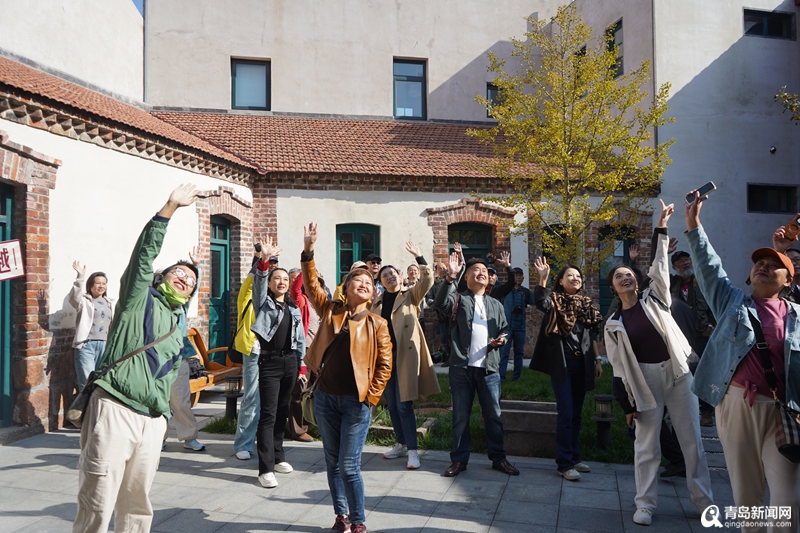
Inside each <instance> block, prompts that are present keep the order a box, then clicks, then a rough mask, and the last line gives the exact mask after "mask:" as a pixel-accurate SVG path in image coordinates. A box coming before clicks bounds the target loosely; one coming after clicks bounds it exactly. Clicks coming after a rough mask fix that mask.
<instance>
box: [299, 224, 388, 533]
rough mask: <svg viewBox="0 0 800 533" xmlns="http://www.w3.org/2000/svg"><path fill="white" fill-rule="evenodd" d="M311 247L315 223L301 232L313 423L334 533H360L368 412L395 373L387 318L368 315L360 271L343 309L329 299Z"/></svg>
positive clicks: (365, 281)
mask: <svg viewBox="0 0 800 533" xmlns="http://www.w3.org/2000/svg"><path fill="white" fill-rule="evenodd" d="M316 241H317V224H315V223H313V222H312V223H310V224H309V225H308V227H305V228H303V253H302V254H301V256H300V265H301V268H302V269H303V288H304V289H305V292H306V296H308V299H309V303H310V304H311V306H312V307H313V308H314V310H315V311H316V312H317V314H318V315H319V317H320V324H319V329H318V330H317V335H316V337H315V338H314V342H313V343H312V344H311V347H310V348H309V350H308V353H307V354H306V359H305V362H306V365H307V366H308V370H309V371H310V372H312V373H313V374H314V375H315V376H316V378H317V381H316V387H317V388H316V390H315V391H314V417H315V418H316V419H317V427H318V428H319V433H320V435H321V436H322V448H323V450H324V452H325V465H326V468H327V471H328V487H329V488H330V491H331V497H332V499H333V510H334V512H335V513H336V520H335V522H334V524H333V527H332V528H331V531H339V532H346V531H352V532H353V533H365V532H366V531H367V528H366V526H365V525H364V519H365V510H364V480H363V479H362V477H361V453H362V451H363V450H364V442H365V441H366V439H367V431H368V430H369V423H370V419H371V407H372V406H373V405H377V404H378V401H379V400H380V398H381V396H382V395H383V391H384V389H385V387H386V384H387V383H388V382H389V378H390V377H391V375H392V340H391V334H390V332H389V324H388V323H387V322H386V320H385V319H384V318H382V317H380V316H379V315H376V314H373V313H370V312H369V310H368V305H369V302H370V300H371V299H372V297H373V291H374V290H375V287H374V286H373V277H372V273H371V272H370V271H369V270H367V269H365V268H357V269H354V270H351V271H350V272H349V273H348V274H347V276H346V277H345V278H344V284H343V286H342V289H343V291H344V294H345V301H346V303H344V302H342V301H341V300H328V294H327V292H326V291H325V289H323V288H322V287H321V286H320V284H319V280H318V278H317V267H316V265H315V263H314V243H315V242H316Z"/></svg>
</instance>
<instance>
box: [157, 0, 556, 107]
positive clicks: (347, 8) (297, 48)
mask: <svg viewBox="0 0 800 533" xmlns="http://www.w3.org/2000/svg"><path fill="white" fill-rule="evenodd" d="M564 3H566V2H565V1H564V0H497V1H494V2H483V1H480V0H437V1H435V2H431V1H428V0H398V1H396V2H386V1H374V0H331V1H326V2H314V1H312V0H227V1H221V0H149V1H148V11H147V16H148V22H147V28H148V29H147V31H148V35H147V39H148V44H147V47H148V56H147V77H148V87H147V95H148V102H149V103H152V104H153V105H165V106H188V107H204V108H217V109H230V106H231V68H230V61H231V57H235V58H249V59H264V60H267V59H268V60H271V67H272V110H273V111H280V112H300V113H325V114H328V113H333V114H345V115H373V116H391V115H392V98H393V83H392V60H393V58H394V57H398V58H409V59H425V60H427V61H428V69H427V76H428V77H427V82H428V117H429V118H432V119H451V120H452V119H457V120H484V121H485V120H487V118H486V110H485V109H484V108H482V107H481V106H480V105H478V104H477V103H476V102H475V101H474V99H475V96H477V95H482V96H485V93H486V82H487V81H491V80H492V79H493V76H492V75H491V74H490V73H488V72H487V71H486V67H487V66H488V60H487V58H486V52H487V51H489V50H493V51H495V52H496V53H498V55H500V56H507V55H508V52H509V51H510V49H511V44H510V42H509V39H510V38H511V37H517V38H524V33H525V31H526V30H527V24H526V21H525V18H526V17H528V16H529V15H531V14H534V13H537V14H538V16H539V18H546V17H550V16H552V14H554V13H555V10H556V9H557V7H558V6H559V5H562V4H564ZM178 82H179V83H178Z"/></svg>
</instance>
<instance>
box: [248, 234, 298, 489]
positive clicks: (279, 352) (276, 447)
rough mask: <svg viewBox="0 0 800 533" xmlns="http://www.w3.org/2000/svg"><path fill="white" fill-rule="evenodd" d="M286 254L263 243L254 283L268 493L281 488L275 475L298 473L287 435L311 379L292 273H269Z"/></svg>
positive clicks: (261, 457)
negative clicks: (298, 396) (296, 392)
mask: <svg viewBox="0 0 800 533" xmlns="http://www.w3.org/2000/svg"><path fill="white" fill-rule="evenodd" d="M280 252H281V248H280V247H279V246H273V244H272V238H271V237H267V238H266V240H265V242H264V243H263V244H262V249H261V255H260V259H259V261H258V264H257V265H256V271H255V279H254V281H253V307H254V308H255V309H257V311H256V321H255V323H254V324H253V327H251V328H250V330H251V331H252V332H253V333H255V334H256V336H257V340H258V342H259V343H260V345H261V352H260V355H259V358H258V390H259V399H260V403H261V407H260V416H259V419H258V431H257V439H256V440H257V449H258V480H259V481H260V482H261V485H262V486H263V487H265V488H274V487H277V486H278V481H277V480H276V479H275V472H278V473H280V474H288V473H290V472H292V470H294V469H293V468H292V465H290V464H289V463H287V462H286V455H285V453H284V451H283V435H284V433H285V431H286V419H287V418H288V416H289V404H290V403H291V400H292V390H293V389H294V385H295V382H296V381H297V376H298V373H299V374H305V366H303V357H304V356H305V335H304V333H303V323H302V318H301V316H300V310H299V309H298V308H297V305H295V303H294V301H293V300H292V299H291V297H290V296H289V295H288V294H287V293H288V292H289V273H288V272H287V271H286V270H285V269H283V268H280V267H278V268H274V269H273V270H269V262H268V260H266V261H265V258H270V257H275V256H277V255H278V254H279V253H280Z"/></svg>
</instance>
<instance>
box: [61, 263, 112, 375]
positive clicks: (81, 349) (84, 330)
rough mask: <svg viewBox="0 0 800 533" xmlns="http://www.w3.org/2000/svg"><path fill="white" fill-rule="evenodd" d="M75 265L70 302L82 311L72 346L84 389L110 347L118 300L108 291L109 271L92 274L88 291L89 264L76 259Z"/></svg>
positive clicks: (76, 322) (76, 324)
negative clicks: (75, 274) (113, 298)
mask: <svg viewBox="0 0 800 533" xmlns="http://www.w3.org/2000/svg"><path fill="white" fill-rule="evenodd" d="M72 268H73V269H74V270H75V272H77V273H78V276H77V277H76V278H75V283H73V285H72V290H71V291H69V303H70V305H71V306H72V307H74V308H75V310H76V311H77V312H78V317H77V319H76V320H75V339H74V341H73V343H72V346H74V347H75V374H76V375H77V378H78V390H79V391H81V390H83V386H84V385H86V381H87V380H88V379H89V374H91V373H92V371H93V370H94V369H95V367H97V363H98V362H99V361H100V357H102V355H103V351H104V350H105V349H106V340H107V339H108V330H109V329H110V328H111V320H112V318H113V315H114V301H113V300H111V299H109V298H108V297H107V294H106V288H107V287H108V277H107V276H106V275H105V273H103V272H94V273H92V274H91V275H90V276H89V278H88V279H86V283H85V286H86V291H85V292H84V279H85V276H86V265H81V264H80V262H78V261H74V262H73V263H72Z"/></svg>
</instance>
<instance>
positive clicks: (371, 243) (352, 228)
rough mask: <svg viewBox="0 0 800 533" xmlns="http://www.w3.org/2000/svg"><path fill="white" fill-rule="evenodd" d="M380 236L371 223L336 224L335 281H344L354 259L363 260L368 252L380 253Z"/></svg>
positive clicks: (377, 229)
mask: <svg viewBox="0 0 800 533" xmlns="http://www.w3.org/2000/svg"><path fill="white" fill-rule="evenodd" d="M380 236H381V234H380V228H379V227H378V226H373V225H371V224H338V225H337V226H336V273H337V276H336V278H337V280H338V281H337V282H336V283H341V282H342V281H344V278H345V276H347V273H348V272H350V267H351V266H353V263H355V262H356V261H363V260H364V259H366V257H367V256H368V255H369V254H376V255H380V254H381V247H380V244H381V243H380Z"/></svg>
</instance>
